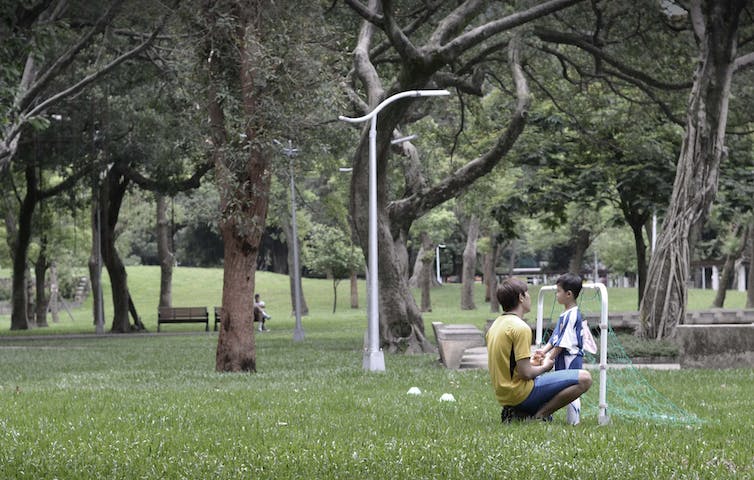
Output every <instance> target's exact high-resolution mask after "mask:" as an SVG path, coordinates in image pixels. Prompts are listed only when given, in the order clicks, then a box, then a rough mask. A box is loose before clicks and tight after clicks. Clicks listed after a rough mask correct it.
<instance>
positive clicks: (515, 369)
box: [487, 278, 592, 423]
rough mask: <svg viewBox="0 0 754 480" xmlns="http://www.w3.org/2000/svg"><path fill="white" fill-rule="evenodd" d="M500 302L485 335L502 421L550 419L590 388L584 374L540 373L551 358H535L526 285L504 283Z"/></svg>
mask: <svg viewBox="0 0 754 480" xmlns="http://www.w3.org/2000/svg"><path fill="white" fill-rule="evenodd" d="M496 294H497V298H498V301H499V302H500V305H501V306H502V307H503V312H504V313H503V315H501V316H500V317H498V318H497V319H496V320H495V322H494V323H493V324H492V326H491V327H490V329H489V331H488V332H487V352H488V365H489V370H490V379H491V381H492V388H493V389H494V391H495V397H496V398H497V401H498V403H500V405H501V406H502V407H503V410H502V412H501V419H502V421H503V423H508V422H510V421H511V420H513V419H523V418H537V419H545V420H549V419H551V418H552V417H551V415H552V413H553V412H554V411H556V410H558V409H559V408H562V407H564V406H566V405H568V404H569V403H571V402H572V401H573V400H575V399H576V398H579V397H580V396H581V395H582V394H583V393H584V392H586V391H587V390H589V387H591V385H592V376H591V374H590V373H589V372H588V371H586V370H561V371H558V372H553V373H549V374H547V375H542V374H543V373H545V372H547V371H549V370H551V369H552V367H553V360H552V359H551V358H550V357H548V356H544V358H543V357H542V356H541V355H540V356H537V357H532V356H531V343H532V342H531V328H530V327H529V325H528V324H527V323H526V322H524V321H523V316H524V315H525V314H527V313H529V312H530V311H531V297H530V296H529V288H528V287H527V285H526V284H525V283H524V282H522V281H521V280H519V279H517V278H508V279H506V280H504V281H503V282H501V283H500V285H499V286H498V289H497V292H496Z"/></svg>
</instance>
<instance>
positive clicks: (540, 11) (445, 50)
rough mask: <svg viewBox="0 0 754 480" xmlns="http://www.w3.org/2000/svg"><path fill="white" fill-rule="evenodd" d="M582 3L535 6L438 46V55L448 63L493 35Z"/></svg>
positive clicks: (553, 0) (560, 0)
mask: <svg viewBox="0 0 754 480" xmlns="http://www.w3.org/2000/svg"><path fill="white" fill-rule="evenodd" d="M582 1H584V0H549V1H547V2H544V3H542V4H540V5H535V6H533V7H531V8H530V9H528V10H525V11H523V12H517V13H514V14H512V15H509V16H507V17H505V18H501V19H499V20H495V21H492V22H489V23H486V24H484V25H481V26H479V27H476V28H474V29H472V30H470V31H469V32H467V33H464V34H462V35H460V36H458V37H456V38H455V39H454V40H452V41H451V42H449V43H447V44H446V45H443V46H438V50H437V54H438V55H440V56H441V57H442V58H443V59H444V60H445V62H446V63H448V62H450V61H451V60H454V59H456V58H458V56H459V55H460V54H461V53H463V52H465V51H466V50H468V49H470V48H471V47H474V46H476V45H478V44H480V43H482V42H483V41H485V40H487V39H488V38H490V37H492V36H493V35H496V34H498V33H500V32H504V31H507V30H511V29H513V28H515V27H519V26H521V25H523V24H525V23H527V22H530V21H532V20H535V19H537V18H541V17H543V16H546V15H549V14H551V13H553V12H557V11H558V10H562V9H564V8H567V7H570V6H572V5H575V4H577V3H580V2H582Z"/></svg>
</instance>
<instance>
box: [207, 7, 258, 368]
mask: <svg viewBox="0 0 754 480" xmlns="http://www.w3.org/2000/svg"><path fill="white" fill-rule="evenodd" d="M264 3H265V2H258V1H251V2H240V1H238V2H230V3H229V4H228V3H218V4H216V2H213V1H210V0H205V1H204V2H203V4H202V15H203V17H204V20H205V21H206V23H207V26H208V29H209V32H210V35H208V36H207V38H206V41H205V44H204V51H203V52H202V57H201V58H204V59H208V61H206V62H205V63H204V64H205V65H206V66H207V67H208V69H209V88H208V90H207V93H208V109H209V121H210V130H211V141H212V145H213V152H212V154H213V160H214V163H215V176H216V181H217V185H218V189H219V191H220V211H221V218H220V222H219V228H220V232H221V234H222V237H223V242H224V249H225V253H224V268H223V294H222V313H221V322H222V329H221V330H220V335H219V337H218V340H217V352H216V355H215V369H216V370H217V371H218V372H255V371H256V347H255V343H254V322H253V301H254V300H253V294H254V287H255V275H256V262H257V255H258V253H259V244H260V242H261V238H262V234H263V233H264V228H265V220H266V218H267V201H268V198H269V192H270V163H269V158H268V156H267V155H265V154H264V153H263V151H262V150H261V148H262V146H261V141H260V138H259V135H258V129H259V128H260V127H259V126H258V125H257V123H256V120H257V116H256V110H257V108H258V107H259V105H258V104H259V102H260V101H261V98H260V95H261V93H260V92H259V91H258V90H257V85H256V82H257V78H256V77H255V75H256V73H257V70H256V68H257V63H258V61H259V59H260V58H261V55H262V52H260V50H259V49H260V45H262V39H261V38H260V37H259V29H260V25H259V24H257V23H256V22H259V21H260V18H261V16H260V12H261V10H262V9H263V8H264V5H263V4H264ZM225 10H227V11H225ZM228 18H232V19H233V21H234V22H235V24H234V27H235V28H233V29H232V30H230V31H228V28H227V25H228V23H227V19H228ZM213 33H215V35H212V34H213ZM224 34H225V35H227V37H226V36H224ZM228 37H230V38H228ZM228 42H229V43H228ZM218 48H220V50H222V51H230V52H236V51H237V52H238V54H239V55H240V59H239V60H238V64H234V63H233V59H232V58H231V59H227V58H222V56H221V55H222V54H221V51H220V50H218ZM226 49H227V50H226ZM236 68H239V71H235V69H236ZM235 75H238V76H239V77H240V78H238V80H240V84H241V94H240V95H241V98H240V103H241V105H242V107H243V113H244V115H245V116H246V121H245V122H244V125H245V128H244V134H245V142H243V144H242V145H240V146H237V147H234V146H233V145H231V144H230V143H229V141H228V138H229V132H228V130H227V129H226V115H225V112H224V110H223V107H224V106H225V103H223V99H222V98H223V97H222V95H223V92H225V91H227V89H228V87H229V86H228V85H227V84H224V83H225V82H226V81H227V80H228V78H229V77H231V76H235ZM231 91H232V90H231ZM234 143H235V141H234ZM234 149H235V150H234ZM239 159H242V160H241V161H239Z"/></svg>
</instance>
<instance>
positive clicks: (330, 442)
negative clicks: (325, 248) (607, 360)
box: [0, 267, 754, 479]
mask: <svg viewBox="0 0 754 480" xmlns="http://www.w3.org/2000/svg"><path fill="white" fill-rule="evenodd" d="M158 272H159V271H158V269H156V268H152V267H138V268H132V269H129V280H130V284H131V288H132V292H133V295H134V298H135V301H136V303H137V307H138V308H139V310H140V314H141V315H142V316H143V317H144V321H145V323H146V324H147V327H148V328H149V329H150V330H152V331H154V329H155V326H156V305H157V301H156V295H157V286H158V278H157V277H158V275H159V273H158ZM221 284H222V274H221V272H220V271H219V270H201V269H184V268H179V269H178V270H177V271H176V275H175V282H174V285H173V294H174V297H173V301H174V304H175V305H206V306H210V307H211V306H213V305H216V304H218V302H219V297H220V293H219V292H220V286H221ZM257 286H258V290H259V291H260V292H261V293H262V295H263V297H264V298H265V301H266V302H267V304H268V307H269V308H268V310H269V312H270V313H271V314H272V316H273V318H272V320H271V321H270V328H271V329H272V331H271V332H270V333H265V334H258V335H257V337H256V348H257V367H258V372H257V373H256V374H219V373H216V372H215V371H214V355H215V349H216V344H217V334H216V333H214V332H211V333H204V332H203V329H202V327H200V326H199V325H168V326H166V327H165V329H164V331H165V332H172V331H176V332H177V331H180V330H190V331H193V332H196V333H194V334H181V335H167V334H165V335H163V334H161V335H148V336H145V335H120V336H104V337H95V336H91V337H90V338H78V337H77V338H68V339H61V338H57V337H49V336H48V337H46V338H40V337H37V338H35V339H32V340H30V339H25V338H24V339H22V338H13V336H11V335H9V334H8V332H7V330H8V326H9V323H8V320H7V319H3V322H5V323H4V324H3V323H0V333H2V335H3V339H2V340H0V365H2V369H0V445H1V446H2V447H1V448H0V478H3V479H5V478H9V479H10V478H28V479H40V478H43V479H53V478H58V479H80V478H85V479H89V478H91V479H94V478H98V479H99V478H108V479H134V478H145V479H157V478H160V479H181V478H191V479H193V478H197V479H205V478H227V479H236V478H253V479H257V478H275V479H278V478H306V479H315V478H328V479H329V478H337V479H362V478H396V479H404V478H405V479H435V478H436V479H448V478H452V479H455V478H458V479H461V478H463V479H468V478H490V479H492V478H495V479H497V478H509V479H528V478H540V477H547V478H597V479H601V478H636V479H647V478H688V479H692V478H702V479H704V478H709V479H718V478H752V477H754V469H753V467H752V465H754V450H752V448H751V432H752V431H754V420H753V419H752V415H751V414H750V410H751V405H752V404H751V398H753V397H754V386H753V385H754V373H753V372H752V370H751V369H738V370H724V371H709V370H682V371H664V372H663V371H643V372H642V375H643V376H644V378H645V379H646V381H647V382H648V383H649V384H651V385H652V386H654V388H655V389H656V390H657V391H658V392H659V394H660V395H662V396H663V397H665V398H667V399H668V400H669V401H671V402H673V403H674V404H676V405H677V406H678V407H679V408H681V409H684V410H686V411H688V412H689V413H691V414H693V415H695V416H696V417H698V418H699V419H700V420H701V421H700V422H698V423H693V424H683V423H673V422H659V423H658V422H655V421H652V420H649V419H647V418H635V417H628V416H625V417H623V416H621V415H619V414H617V413H615V414H611V412H610V410H609V407H608V413H609V414H611V422H610V424H609V425H607V426H598V425H597V418H596V411H597V409H596V403H597V384H596V383H595V386H594V387H593V388H592V390H590V391H589V392H588V393H587V395H586V397H585V399H584V408H585V413H584V415H583V417H582V418H583V422H582V424H581V425H579V426H577V427H570V426H568V425H566V423H565V418H564V414H563V413H562V412H559V413H557V414H556V415H555V420H554V421H553V422H552V423H548V424H545V423H539V422H532V423H522V424H513V425H506V426H503V425H501V424H500V421H499V413H500V409H499V407H498V406H497V404H496V402H495V400H494V396H493V394H492V390H491V387H490V386H489V379H488V374H487V372H485V371H451V370H447V369H444V368H441V367H440V366H439V365H438V362H437V355H436V354H426V355H411V356H405V355H386V358H385V363H386V371H385V372H381V373H374V372H371V373H370V372H364V371H363V370H362V368H361V360H362V344H363V333H364V329H365V327H366V325H365V320H364V308H363V306H364V300H363V298H362V308H360V309H359V310H351V309H350V308H349V299H348V286H347V283H343V284H341V286H340V290H339V297H340V298H339V302H338V309H337V312H336V313H335V314H332V293H331V292H332V284H331V282H328V281H326V280H306V281H305V283H304V289H305V293H306V295H307V297H306V299H307V302H308V304H309V307H310V309H311V315H310V316H308V317H304V329H305V331H306V339H305V341H303V342H301V343H294V342H293V341H292V334H293V326H294V319H293V317H292V316H291V315H290V314H289V310H290V306H289V305H290V300H289V298H288V280H287V278H286V277H282V276H279V275H274V274H268V273H260V274H258V275H257ZM362 287H363V284H362ZM362 290H363V289H362ZM435 292H436V293H435ZM477 293H478V294H479V296H478V297H477V298H478V307H479V308H478V310H476V311H471V312H461V311H459V310H458V307H457V306H458V303H459V299H460V290H459V289H458V288H457V286H450V285H446V286H444V287H443V288H442V289H439V290H436V291H433V306H434V311H433V312H432V313H430V314H427V316H426V317H425V321H426V322H427V325H429V322H430V321H432V320H440V321H445V322H454V323H455V322H463V323H475V324H477V325H479V326H480V327H481V326H483V325H484V323H485V322H486V319H487V318H491V317H492V316H494V315H493V314H490V313H488V312H487V311H486V310H487V307H486V305H485V304H484V303H483V302H482V301H481V290H479V291H478V292H477ZM634 293H635V292H634ZM732 293H733V292H732ZM610 295H611V299H613V298H614V299H615V302H616V303H619V301H620V295H619V294H618V293H615V294H614V293H613V291H612V290H611V292H610ZM362 297H363V291H362ZM629 297H630V293H629V294H627V295H626V298H627V299H628V298H629ZM731 297H732V295H731ZM731 299H732V298H731ZM634 301H635V300H634ZM627 303H628V302H627ZM731 303H732V302H731ZM731 306H732V305H731ZM629 309H631V308H630V307H626V306H620V307H618V308H617V310H629ZM108 311H109V310H108ZM90 312H91V305H84V306H82V308H81V309H80V310H77V311H74V312H73V313H74V320H73V321H72V320H71V319H70V318H68V317H67V315H66V314H65V313H63V315H62V316H61V321H60V324H58V325H55V326H52V327H50V328H49V329H36V330H33V331H32V332H26V334H29V333H34V334H38V333H42V331H44V332H47V331H49V332H58V333H60V332H75V331H86V332H91V331H92V330H93V328H92V327H91V313H90ZM429 330H430V332H431V329H429ZM611 378H614V377H610V376H608V404H609V403H610V401H611V397H610V392H612V390H611V389H610V381H611V380H610V379H611ZM614 381H616V380H614ZM412 386H416V387H419V388H420V389H421V390H422V394H421V395H419V396H411V395H407V393H406V392H407V391H408V389H409V388H410V387H412ZM443 393H451V394H453V396H454V397H455V399H456V401H455V402H441V401H439V398H440V396H441V395H442V394H443ZM645 407H646V409H647V410H648V411H651V407H652V405H646V406H645Z"/></svg>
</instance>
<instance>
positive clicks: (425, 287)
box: [419, 232, 434, 312]
mask: <svg viewBox="0 0 754 480" xmlns="http://www.w3.org/2000/svg"><path fill="white" fill-rule="evenodd" d="M431 252H432V240H431V239H430V238H429V234H428V233H427V232H421V248H420V249H419V255H420V257H419V260H421V269H420V275H419V285H420V287H421V292H422V300H421V311H422V312H431V311H432V297H431V296H430V290H432V260H434V256H433V255H431Z"/></svg>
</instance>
